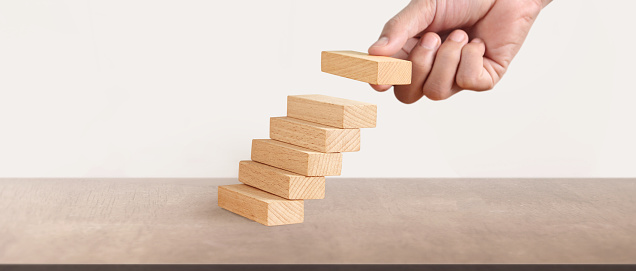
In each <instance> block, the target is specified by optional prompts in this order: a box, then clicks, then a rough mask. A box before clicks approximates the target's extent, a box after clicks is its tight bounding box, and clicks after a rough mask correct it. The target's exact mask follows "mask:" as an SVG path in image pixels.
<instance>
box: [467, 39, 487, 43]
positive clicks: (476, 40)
mask: <svg viewBox="0 0 636 271" xmlns="http://www.w3.org/2000/svg"><path fill="white" fill-rule="evenodd" d="M470 42H473V43H484V41H483V40H481V39H480V38H474V39H473V40H471V41H470Z"/></svg>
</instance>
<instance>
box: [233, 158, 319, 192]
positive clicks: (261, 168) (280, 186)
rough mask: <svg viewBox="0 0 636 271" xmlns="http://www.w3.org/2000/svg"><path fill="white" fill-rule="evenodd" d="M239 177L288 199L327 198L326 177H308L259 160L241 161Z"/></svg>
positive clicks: (240, 179)
mask: <svg viewBox="0 0 636 271" xmlns="http://www.w3.org/2000/svg"><path fill="white" fill-rule="evenodd" d="M238 179H239V181H240V182H242V183H244V184H247V185H250V186H253V187H256V188H258V189H261V190H263V191H266V192H269V193H272V194H274V195H277V196H280V197H283V198H286V199H324V198H325V177H307V176H303V175H299V174H296V173H293V172H289V171H286V170H282V169H280V168H275V167H271V166H268V165H265V164H262V163H259V162H254V161H241V162H239V176H238Z"/></svg>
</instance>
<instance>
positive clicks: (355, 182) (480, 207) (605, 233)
mask: <svg viewBox="0 0 636 271" xmlns="http://www.w3.org/2000/svg"><path fill="white" fill-rule="evenodd" d="M233 183H238V181H237V180H236V179H230V178H226V179H0V263H636V179H345V178H327V193H326V195H327V196H326V197H325V199H322V200H306V201H305V222H304V223H302V224H294V225H285V226H275V227H267V226H263V225H261V224H258V223H256V222H253V221H251V220H248V219H246V218H243V217H241V216H238V215H236V214H233V213H231V212H228V211H226V210H224V209H221V208H219V207H218V206H217V186H219V185H225V184H233Z"/></svg>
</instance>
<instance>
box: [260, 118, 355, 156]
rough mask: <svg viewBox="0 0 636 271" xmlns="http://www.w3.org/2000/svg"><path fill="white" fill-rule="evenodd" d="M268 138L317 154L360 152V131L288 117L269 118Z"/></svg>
mask: <svg viewBox="0 0 636 271" xmlns="http://www.w3.org/2000/svg"><path fill="white" fill-rule="evenodd" d="M269 137H270V138H271V139H275V140H278V141H282V142H286V143H289V144H293V145H296V146H300V147H304V148H307V149H310V150H314V151H319V152H355V151H359V150H360V129H357V128H356V129H341V128H334V127H330V126H326V125H322V124H317V123H313V122H308V121H304V120H299V119H294V118H290V117H274V118H270V124H269Z"/></svg>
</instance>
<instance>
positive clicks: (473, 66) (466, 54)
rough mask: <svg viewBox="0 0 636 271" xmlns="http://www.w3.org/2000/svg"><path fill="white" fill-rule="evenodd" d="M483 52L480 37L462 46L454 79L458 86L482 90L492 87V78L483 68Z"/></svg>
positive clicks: (484, 49)
mask: <svg viewBox="0 0 636 271" xmlns="http://www.w3.org/2000/svg"><path fill="white" fill-rule="evenodd" d="M485 52H486V45H485V44H484V42H483V41H482V40H481V39H473V40H472V41H471V42H469V43H468V44H466V45H465V46H464V48H463V49H462V53H461V61H460V62H459V68H458V69H457V76H456V79H455V80H456V82H457V85H458V86H459V87H460V88H462V89H469V90H476V91H484V90H489V89H492V88H493V87H494V85H495V82H494V81H493V78H492V77H491V76H490V74H489V73H488V71H487V70H486V68H484V53H485Z"/></svg>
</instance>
